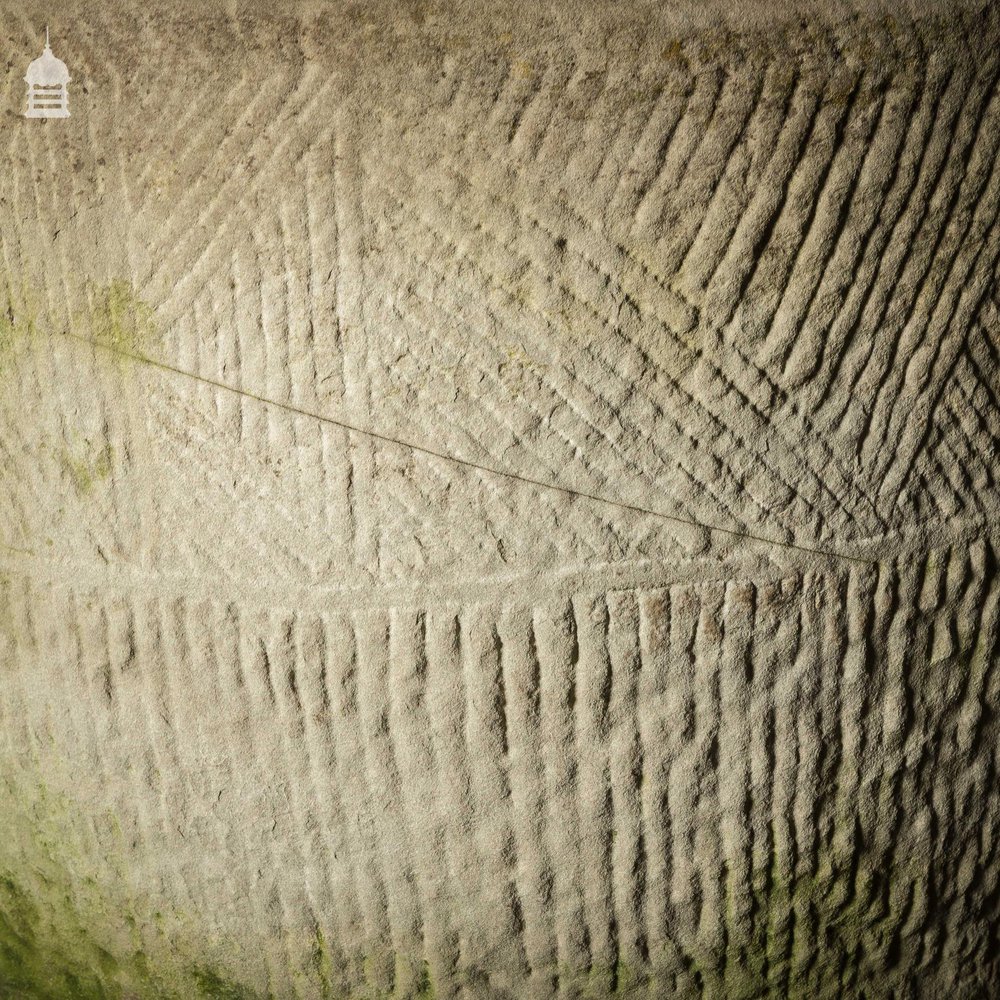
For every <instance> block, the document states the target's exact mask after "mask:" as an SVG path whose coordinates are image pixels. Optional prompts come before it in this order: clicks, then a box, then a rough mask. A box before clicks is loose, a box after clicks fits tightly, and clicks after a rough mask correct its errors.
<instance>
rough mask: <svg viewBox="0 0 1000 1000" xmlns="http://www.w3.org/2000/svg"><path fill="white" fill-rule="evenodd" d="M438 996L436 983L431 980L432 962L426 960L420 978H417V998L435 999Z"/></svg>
mask: <svg viewBox="0 0 1000 1000" xmlns="http://www.w3.org/2000/svg"><path fill="white" fill-rule="evenodd" d="M436 996H437V994H436V993H435V992H434V983H433V981H432V980H431V966H430V963H429V962H424V964H423V965H422V966H421V969H420V978H419V979H418V980H417V992H416V1000H434V998H435V997H436Z"/></svg>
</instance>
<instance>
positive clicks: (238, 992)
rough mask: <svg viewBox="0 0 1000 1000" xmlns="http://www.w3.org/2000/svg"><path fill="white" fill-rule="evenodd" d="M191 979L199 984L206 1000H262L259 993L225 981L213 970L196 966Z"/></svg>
mask: <svg viewBox="0 0 1000 1000" xmlns="http://www.w3.org/2000/svg"><path fill="white" fill-rule="evenodd" d="M191 978H192V979H194V981H195V983H197V985H198V989H199V990H201V995H202V996H203V997H205V998H206V1000H261V996H260V994H259V993H255V992H254V991H253V990H250V989H247V987H245V986H241V985H240V984H239V983H234V982H232V981H231V980H228V979H223V978H222V977H221V976H220V975H219V974H218V973H216V972H213V971H212V970H211V969H205V968H202V967H200V966H196V967H195V968H194V969H192V970H191Z"/></svg>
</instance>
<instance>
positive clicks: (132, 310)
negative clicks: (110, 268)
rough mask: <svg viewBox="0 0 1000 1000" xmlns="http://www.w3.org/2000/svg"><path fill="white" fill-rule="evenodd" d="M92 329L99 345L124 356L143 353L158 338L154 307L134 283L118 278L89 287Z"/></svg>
mask: <svg viewBox="0 0 1000 1000" xmlns="http://www.w3.org/2000/svg"><path fill="white" fill-rule="evenodd" d="M88 291H89V297H90V302H91V306H90V317H89V320H90V323H89V325H90V330H91V336H92V337H93V339H94V340H95V341H97V342H98V343H99V344H103V345H105V346H106V347H109V348H111V349H112V350H113V351H117V352H120V353H121V354H125V355H128V354H141V353H142V351H143V349H144V348H145V347H146V346H147V345H149V344H150V343H153V342H154V341H155V340H156V337H157V328H156V322H155V319H154V315H153V309H152V307H151V306H150V305H149V304H148V303H147V302H145V301H143V299H141V298H140V297H139V295H138V293H137V292H136V290H135V288H134V287H133V286H132V283H131V282H129V281H125V280H123V279H121V278H116V279H115V280H114V281H112V282H111V283H110V284H108V285H104V286H101V287H97V286H90V288H89V289H88Z"/></svg>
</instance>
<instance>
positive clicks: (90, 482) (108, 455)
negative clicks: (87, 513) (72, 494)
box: [59, 442, 114, 497]
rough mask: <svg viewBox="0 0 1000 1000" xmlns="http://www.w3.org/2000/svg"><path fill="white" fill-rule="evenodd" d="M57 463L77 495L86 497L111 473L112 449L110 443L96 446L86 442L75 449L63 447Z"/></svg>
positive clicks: (112, 463)
mask: <svg viewBox="0 0 1000 1000" xmlns="http://www.w3.org/2000/svg"><path fill="white" fill-rule="evenodd" d="M59 464H60V465H61V466H62V469H63V471H64V472H65V473H66V475H67V476H68V477H69V480H70V482H71V483H72V484H73V488H74V490H76V493H77V495H78V496H80V497H87V496H90V494H91V493H93V492H94V488H95V487H96V486H97V485H98V484H99V483H102V482H103V481H104V480H106V479H107V478H108V477H109V476H110V475H111V470H112V468H113V465H114V449H113V448H112V447H111V445H110V444H105V445H104V446H103V447H100V448H98V447H96V446H94V445H91V444H90V443H89V442H87V443H86V444H85V445H84V446H83V447H82V448H81V449H79V450H76V451H71V450H69V449H63V450H62V451H61V452H60V453H59Z"/></svg>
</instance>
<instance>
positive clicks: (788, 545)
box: [52, 330, 877, 566]
mask: <svg viewBox="0 0 1000 1000" xmlns="http://www.w3.org/2000/svg"><path fill="white" fill-rule="evenodd" d="M52 336H62V337H67V338H69V339H71V340H77V341H79V342H80V343H81V344H87V345H88V346H90V347H93V348H96V349H97V350H101V351H107V352H108V353H109V354H115V355H117V356H118V357H122V358H129V359H130V360H132V361H137V362H139V363H140V364H144V365H149V366H150V367H151V368H157V369H159V370H160V371H163V372H168V373H169V374H172V375H180V376H182V377H183V378H188V379H191V380H192V381H195V382H201V383H202V384H203V385H210V386H213V387H214V388H216V389H222V390H224V391H225V392H231V393H233V394H234V395H237V396H243V397H245V398H246V399H252V400H255V401H256V402H258V403H261V404H263V405H264V406H273V407H276V408H277V409H279V410H285V411H286V412H288V413H294V414H296V415H298V416H300V417H309V418H311V419H312V420H318V421H319V422H320V423H323V424H328V425H330V426H331V427H338V428H340V429H341V430H344V431H347V432H348V433H349V434H359V435H361V436H363V437H367V438H371V439H372V440H375V441H382V442H384V443H385V444H393V445H397V446H398V447H401V448H406V449H408V450H409V451H413V452H416V453H417V454H420V455H426V456H428V457H430V458H437V459H440V460H441V461H442V462H449V463H451V464H453V465H461V466H464V467H465V468H467V469H475V470H476V471H477V472H481V473H485V474H486V475H489V476H496V477H497V478H500V479H509V480H513V481H515V482H519V483H525V484H527V485H528V486H534V487H536V488H538V489H542V490H552V491H554V492H556V493H562V494H564V495H565V496H571V497H578V498H580V499H583V500H591V501H593V502H594V503H600V504H605V505H606V506H609V507H616V508H618V509H619V510H627V511H631V512H632V513H634V514H644V515H646V516H648V517H655V518H659V519H660V520H661V521H671V522H673V523H674V524H683V525H686V526H687V527H690V528H700V529H702V530H704V531H714V532H716V533H718V534H722V535H730V536H731V537H733V538H742V539H745V540H747V541H752V542H761V543H762V544H764V545H774V546H778V547H779V548H784V549H795V550H796V551H798V552H807V553H809V554H810V555H815V556H824V557H826V558H829V559H842V560H844V561H846V562H852V563H857V564H858V565H861V566H873V565H877V563H875V562H874V561H873V560H870V559H862V558H860V557H858V556H850V555H847V554H846V553H843V552H835V551H833V550H832V549H823V548H820V547H819V546H818V545H801V544H797V543H795V542H784V541H781V540H780V539H778V538H767V537H766V536H764V535H754V534H751V533H749V532H746V531H736V530H735V529H734V528H723V527H721V526H720V525H716V524H707V523H705V522H704V521H695V520H693V519H691V518H686V517H680V516H679V515H677V514H666V513H664V512H663V511H659V510H652V509H651V508H649V507H641V506H639V505H638V504H632V503H626V502H625V501H623V500H613V499H612V498H610V497H604V496H600V495H599V494H597V493H588V492H587V491H586V490H578V489H574V488H573V487H571V486H562V485H560V484H559V483H552V482H545V480H543V479H532V478H531V477H530V476H522V475H521V474H520V473H518V472H511V471H510V470H509V469H497V468H493V467H492V466H489V465H480V464H479V463H478V462H473V461H471V460H470V459H467V458H461V457H460V456H458V455H450V454H448V453H447V452H443V451H437V450H435V449H434V448H428V447H427V446H426V445H422V444H417V443H416V442H415V441H406V440H403V439H402V438H396V437H392V436H391V435H389V434H383V433H381V432H379V431H376V430H372V429H371V428H368V427H361V426H358V425H357V424H351V423H348V422H347V421H345V420H339V419H337V418H336V417H328V416H326V415H325V414H322V413H316V412H314V411H312V410H303V409H301V408H300V407H298V406H292V405H291V404H289V403H282V402H280V401H279V400H277V399H269V398H268V397H267V396H259V395H257V393H254V392H249V391H248V390H246V389H239V388H237V387H236V386H234V385H228V384H227V383H225V382H219V381H217V380H216V379H212V378H208V377H206V376H204V375H198V374H196V373H195V372H191V371H187V370H186V369H184V368H177V367H175V366H174V365H169V364H167V363H166V362H165V361H157V360H156V358H150V357H148V356H147V355H145V354H138V353H135V352H133V351H127V350H124V349H123V348H121V347H115V346H113V345H111V344H105V343H102V342H101V341H99V340H92V339H91V338H90V337H83V336H81V335H80V334H77V333H71V332H70V331H69V330H60V331H57V332H55V333H53V334H52Z"/></svg>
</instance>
